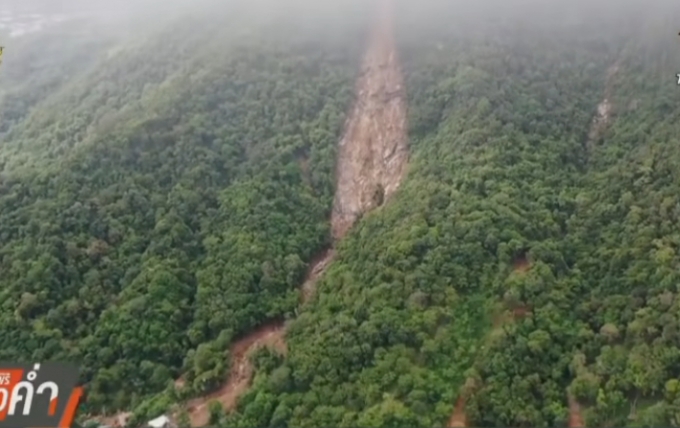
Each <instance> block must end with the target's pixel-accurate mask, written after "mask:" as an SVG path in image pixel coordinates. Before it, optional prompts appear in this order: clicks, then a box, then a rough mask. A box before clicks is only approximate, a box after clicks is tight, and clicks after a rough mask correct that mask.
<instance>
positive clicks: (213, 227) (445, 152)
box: [0, 1, 680, 428]
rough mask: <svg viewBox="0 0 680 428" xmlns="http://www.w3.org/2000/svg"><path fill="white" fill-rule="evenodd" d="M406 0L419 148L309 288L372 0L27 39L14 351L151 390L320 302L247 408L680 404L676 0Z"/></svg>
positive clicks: (503, 422) (19, 106)
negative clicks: (607, 106)
mask: <svg viewBox="0 0 680 428" xmlns="http://www.w3.org/2000/svg"><path fill="white" fill-rule="evenodd" d="M397 3H398V5H397V19H396V34H397V37H398V45H399V53H400V56H401V62H402V66H403V71H404V74H405V77H406V82H405V85H406V91H407V94H408V103H409V141H410V149H411V160H410V166H409V172H408V175H407V177H406V179H405V181H404V182H403V183H402V186H401V188H400V190H399V192H398V193H397V194H396V195H395V197H394V198H393V199H392V200H390V201H389V203H388V204H386V205H384V206H382V207H380V208H378V209H376V210H375V211H374V212H372V213H369V214H367V215H365V216H364V217H363V218H362V219H361V221H360V222H359V223H357V224H356V226H355V227H354V229H353V230H352V231H351V233H350V234H349V235H348V236H347V238H346V239H344V240H343V241H341V242H340V243H338V245H337V257H336V259H335V261H334V262H333V263H332V265H331V266H330V268H329V269H328V270H327V271H326V273H325V275H324V276H323V278H322V279H321V281H320V282H319V284H318V294H317V295H316V297H315V298H314V299H313V300H312V301H311V302H310V303H309V304H308V305H305V306H304V307H301V308H300V307H299V306H298V298H299V290H298V287H299V286H300V284H301V282H302V280H303V277H304V275H305V271H306V270H307V268H308V265H309V263H310V261H311V260H312V258H313V257H314V256H315V255H316V254H317V253H318V252H319V251H320V250H322V249H324V248H326V247H327V246H328V245H329V243H330V237H329V223H328V218H329V213H330V209H331V203H332V199H333V191H334V182H333V179H334V174H333V172H334V165H335V160H336V156H335V153H336V144H337V142H338V140H339V139H340V136H341V134H342V127H343V123H344V120H345V116H346V113H347V111H348V109H349V107H350V105H351V102H352V97H353V90H354V88H353V82H354V80H355V78H356V77H357V73H358V70H359V67H358V64H359V61H360V59H361V54H362V48H363V44H364V42H365V40H366V35H367V30H368V28H369V23H370V18H371V16H370V13H369V12H370V11H372V9H371V8H369V7H367V4H366V3H362V2H358V1H356V2H355V1H353V2H347V3H345V4H342V5H337V6H335V7H330V6H324V7H322V6H312V5H310V4H309V3H307V2H301V1H300V2H289V3H287V5H286V6H281V5H279V6H278V7H270V8H265V7H263V4H264V3H263V2H252V3H247V4H246V3H237V2H232V3H229V4H224V5H220V6H217V5H212V6H210V7H211V9H209V12H206V10H205V9H204V10H202V11H201V12H196V13H193V14H190V15H188V16H186V17H184V18H182V19H178V20H176V21H170V22H169V23H167V24H166V25H163V26H160V25H159V26H158V28H154V29H152V30H151V29H148V28H146V29H138V30H137V31H138V33H134V32H133V33H131V34H128V35H127V36H126V37H122V36H121V34H118V33H117V32H116V31H115V27H112V28H111V29H110V30H111V31H107V32H98V33H96V34H97V36H96V37H83V34H84V33H83V32H81V31H80V30H78V31H76V30H75V29H74V28H73V27H70V28H69V29H68V31H67V30H66V29H64V28H61V29H54V30H51V31H54V32H53V33H41V34H37V35H35V36H30V37H28V38H25V39H21V40H20V41H17V42H15V43H14V45H13V46H9V48H8V50H7V53H6V56H5V59H4V62H3V64H2V65H1V66H0V167H1V168H2V170H1V171H0V174H1V175H0V272H1V273H2V274H1V275H0V296H1V297H2V312H0V344H1V345H2V346H0V359H2V360H20V361H25V360H35V361H42V360H68V361H74V362H78V363H79V364H81V366H82V371H83V381H84V382H85V383H86V386H87V398H86V401H85V403H84V406H83V408H82V409H81V410H82V412H83V413H100V412H111V411H115V410H119V409H135V408H136V409H137V415H138V417H140V418H141V417H154V416H157V415H158V413H160V412H164V411H167V410H169V409H170V407H171V405H172V404H173V403H174V402H175V401H178V400H180V399H183V398H186V397H187V396H189V395H196V394H200V393H202V392H206V391H209V390H211V389H214V388H215V387H216V386H218V385H219V384H220V383H221V381H222V380H223V379H224V378H225V375H226V372H227V371H228V369H229V355H228V348H229V344H230V343H231V342H232V341H233V339H234V338H236V337H238V336H240V335H242V334H244V333H247V332H248V331H250V330H252V329H253V328H254V327H256V326H258V325H261V324H262V323H263V322H264V321H266V320H270V319H274V318H283V317H286V318H293V314H298V316H297V317H296V318H295V320H294V321H292V322H291V326H290V329H289V330H288V333H287V344H288V354H287V355H286V356H285V357H284V356H282V355H277V354H276V353H274V352H273V351H268V350H265V349H262V350H260V351H259V352H257V353H255V354H254V355H253V357H252V358H253V361H254V363H255V366H256V369H257V371H256V375H255V378H254V381H253V385H252V387H251V389H250V390H249V391H248V392H247V393H246V394H245V395H243V396H242V397H241V400H240V403H239V406H238V409H237V411H236V412H234V413H233V414H229V415H222V416H221V418H220V419H221V420H220V421H217V422H219V424H220V425H222V426H225V427H226V426H229V427H251V428H255V427H263V426H270V427H300V428H304V427H308V428H312V427H326V426H342V427H353V426H361V427H394V428H397V427H405V426H423V427H432V426H444V425H445V424H446V421H447V420H448V419H449V417H450V415H451V412H452V410H453V408H454V403H455V402H456V399H457V398H458V397H459V396H460V395H461V394H465V395H467V396H468V400H467V405H466V412H467V417H468V419H469V421H470V423H471V424H472V425H473V426H565V425H566V421H567V417H568V405H567V397H568V395H571V396H573V397H574V398H575V399H576V400H578V402H579V403H580V404H581V407H582V408H583V413H584V417H585V419H586V422H587V425H588V426H631V427H633V426H634V427H652V426H680V348H679V346H680V319H679V318H678V313H679V309H680V306H679V305H680V300H679V299H678V293H679V290H678V285H677V284H678V283H677V281H679V280H680V277H679V275H680V273H679V272H680V270H678V269H679V268H680V263H679V262H680V257H679V256H678V250H679V247H680V224H678V221H679V220H678V219H679V218H680V200H679V199H678V194H680V188H679V186H680V176H679V174H680V172H679V171H680V147H679V146H678V145H677V144H676V142H677V141H676V140H677V135H680V129H678V126H680V125H678V123H680V120H679V119H680V107H679V106H680V104H679V103H678V101H680V92H679V91H678V89H677V86H676V80H677V79H676V78H675V74H676V73H678V72H680V45H678V40H677V28H676V27H675V26H677V23H678V22H680V13H678V12H680V11H679V10H678V7H677V6H671V5H670V4H667V5H664V6H658V7H657V8H654V9H652V8H648V9H645V8H642V7H639V6H635V7H625V8H623V7H622V8H619V9H615V12H613V11H612V10H613V9H607V8H606V7H598V6H592V5H591V6H590V7H589V8H588V7H585V6H583V5H577V6H574V5H571V6H570V5H565V6H561V8H552V9H549V8H545V9H541V8H540V7H538V6H537V5H536V4H533V5H528V6H527V5H525V6H524V8H519V7H514V6H512V5H508V6H506V7H483V6H479V7H477V8H474V7H469V8H467V9H461V8H457V7H455V5H452V4H448V3H445V2H436V4H435V2H431V4H429V5H428V7H429V8H428V7H424V6H422V5H421V4H420V3H416V2H406V1H399V2H397ZM270 6H271V5H270ZM531 8H533V9H531ZM529 12H532V13H534V15H532V14H531V13H529ZM82 31H93V29H92V28H87V29H83V30H82ZM130 31H132V30H130ZM85 34H89V33H85ZM55 35H59V36H60V37H59V38H56V37H55ZM612 70H615V71H612ZM605 97H606V98H608V101H609V102H610V103H611V105H612V106H613V107H612V114H611V118H610V120H609V121H607V123H606V127H602V130H601V132H599V133H597V135H596V138H594V139H592V138H591V137H590V134H591V133H590V131H591V126H592V122H593V117H594V116H595V114H596V112H597V107H598V104H599V103H601V102H602V101H603V98H605ZM676 131H678V132H676ZM518 266H523V267H524V268H523V269H518ZM513 314H514V315H515V316H514V317H513V316H512V315H513ZM180 375H182V377H183V379H184V380H185V382H187V384H188V385H189V387H188V388H187V389H185V390H184V391H183V392H182V396H177V394H175V393H174V390H175V389H174V386H173V381H174V380H175V379H177V378H178V377H179V376H180ZM150 397H151V398H150Z"/></svg>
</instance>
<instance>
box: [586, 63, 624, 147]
mask: <svg viewBox="0 0 680 428" xmlns="http://www.w3.org/2000/svg"><path fill="white" fill-rule="evenodd" d="M619 68H620V64H619V61H617V62H616V63H615V64H614V65H612V66H611V67H609V69H608V70H607V79H606V82H605V89H604V97H603V99H602V101H601V102H600V104H598V106H597V112H596V114H595V117H593V121H592V123H591V125H590V130H589V131H588V141H587V143H586V147H587V148H588V149H590V148H592V146H593V145H594V144H595V143H596V142H597V140H598V139H599V138H600V137H601V136H602V133H603V132H604V131H605V130H606V129H607V126H609V123H610V122H611V117H612V110H613V104H612V102H611V97H612V92H613V81H614V77H615V76H616V74H617V73H618V72H619Z"/></svg>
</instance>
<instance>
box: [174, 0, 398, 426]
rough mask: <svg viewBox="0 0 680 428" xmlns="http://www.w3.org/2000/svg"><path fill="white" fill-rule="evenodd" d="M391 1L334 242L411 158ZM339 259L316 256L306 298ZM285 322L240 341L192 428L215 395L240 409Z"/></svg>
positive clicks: (366, 65) (347, 159) (340, 198)
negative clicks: (259, 356) (258, 361)
mask: <svg viewBox="0 0 680 428" xmlns="http://www.w3.org/2000/svg"><path fill="white" fill-rule="evenodd" d="M392 13H393V11H392V2H391V0H381V1H380V9H379V14H378V17H379V19H378V22H377V23H376V25H375V26H374V28H373V31H372V33H371V37H370V40H369V42H368V46H367V49H366V53H365V55H364V59H363V62H362V69H361V73H360V77H359V79H358V81H357V84H356V99H355V103H354V106H353V108H352V110H351V111H350V113H349V116H348V118H347V121H346V123H345V133H344V135H343V137H342V139H341V140H340V143H339V150H338V160H337V165H336V193H335V198H334V201H333V211H332V215H331V229H332V234H333V240H334V241H337V240H339V239H341V238H342V237H343V236H345V234H346V233H347V232H348V231H349V230H350V228H351V227H352V225H353V224H354V223H355V221H356V220H357V219H358V218H359V217H360V216H361V214H363V213H365V212H367V211H369V210H370V209H372V208H375V207H377V206H379V205H382V204H383V203H384V202H385V201H386V200H387V199H388V198H389V197H390V196H392V194H394V192H395V190H396V189H397V187H398V186H399V184H400V182H401V179H402V178H403V176H404V173H405V171H406V164H407V161H408V152H407V150H408V147H407V134H406V131H407V128H406V101H405V98H404V93H403V78H402V74H401V69H400V67H399V61H398V58H397V53H396V45H395V41H394V37H393V34H392V33H393V32H392V25H393V16H392ZM334 257H335V250H334V249H333V248H330V249H327V250H325V251H323V252H322V253H320V254H319V255H318V256H317V257H315V258H314V259H313V260H312V263H311V264H310V269H309V271H308V273H307V276H306V278H305V281H304V283H303V284H302V293H301V300H302V303H303V304H304V303H306V302H307V301H309V299H310V298H311V297H312V296H313V295H314V293H315V291H316V287H315V285H316V282H317V281H318V279H319V278H320V277H321V276H322V275H323V273H324V272H325V270H326V268H327V267H328V265H329V264H330V263H331V262H332V261H333V259H334ZM284 338H285V326H284V324H283V323H271V324H267V325H265V326H263V327H261V328H259V329H258V330H256V331H253V332H252V333H250V334H248V335H247V336H245V337H243V338H242V339H240V340H238V341H236V342H235V343H234V344H233V345H232V348H231V355H232V370H231V373H230V374H229V378H228V380H227V382H226V383H225V384H224V386H222V387H221V388H220V389H219V390H218V391H215V392H213V393H211V394H209V395H207V396H203V397H200V398H196V399H194V400H191V401H190V402H189V403H187V404H186V409H187V411H188V413H189V417H190V419H191V425H192V426H193V427H201V426H205V425H206V424H207V423H208V421H209V418H210V412H209V403H210V402H211V401H213V400H216V401H218V402H220V403H221V404H222V406H223V407H224V409H225V410H227V411H230V410H233V409H234V408H235V407H236V404H237V402H238V398H239V397H240V396H241V395H242V394H243V393H244V392H245V391H246V390H247V389H248V387H249V385H250V381H251V378H252V375H253V367H252V365H251V364H250V361H249V359H248V356H249V355H250V354H251V352H253V351H254V350H255V349H257V348H259V347H261V346H269V347H273V348H274V349H277V350H278V351H279V352H282V353H285V352H287V349H286V344H285V340H284Z"/></svg>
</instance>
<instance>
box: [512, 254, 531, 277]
mask: <svg viewBox="0 0 680 428" xmlns="http://www.w3.org/2000/svg"><path fill="white" fill-rule="evenodd" d="M529 269H531V263H529V260H527V258H526V257H518V258H516V259H515V261H514V262H513V263H512V270H513V271H514V272H519V273H526V272H528V271H529Z"/></svg>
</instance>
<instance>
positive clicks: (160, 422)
mask: <svg viewBox="0 0 680 428" xmlns="http://www.w3.org/2000/svg"><path fill="white" fill-rule="evenodd" d="M147 425H148V426H150V427H151V428H174V427H175V426H174V425H173V423H172V421H171V420H170V418H169V417H167V416H166V415H163V416H159V417H157V418H156V419H152V420H150V421H149V422H147Z"/></svg>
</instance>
